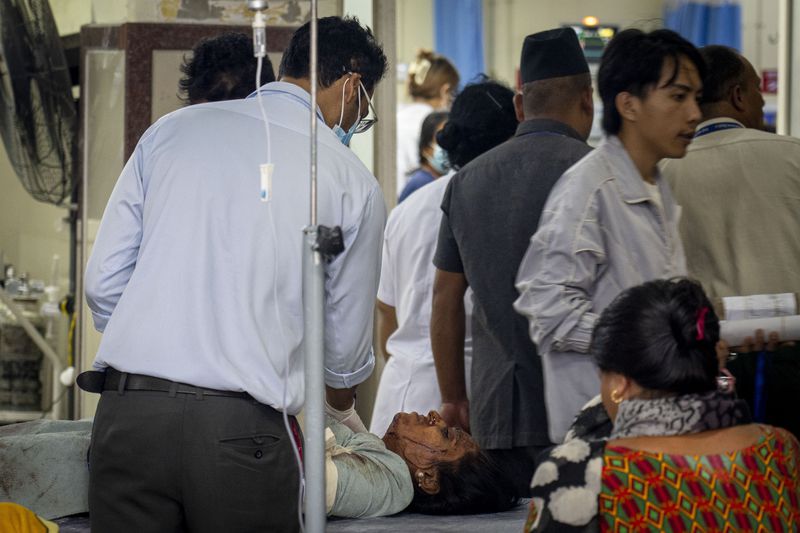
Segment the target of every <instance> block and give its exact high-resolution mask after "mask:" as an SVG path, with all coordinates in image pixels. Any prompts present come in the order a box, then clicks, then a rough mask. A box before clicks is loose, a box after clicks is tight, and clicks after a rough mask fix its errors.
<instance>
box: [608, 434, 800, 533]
mask: <svg viewBox="0 0 800 533" xmlns="http://www.w3.org/2000/svg"><path fill="white" fill-rule="evenodd" d="M762 429H763V431H764V433H765V434H764V436H763V437H762V438H761V439H760V440H759V442H758V443H757V444H755V445H753V446H750V447H748V448H744V449H742V450H738V451H736V452H731V453H726V454H719V455H703V456H685V455H672V454H666V453H651V452H644V451H639V450H631V449H628V448H623V447H615V446H607V447H606V449H605V452H604V454H603V472H602V488H601V493H600V498H599V502H598V503H599V506H598V507H599V508H598V513H599V518H600V520H599V522H600V524H599V525H600V530H601V531H602V532H626V533H638V532H648V533H649V532H660V531H663V532H668V533H679V532H684V531H685V532H692V533H695V532H697V533H700V532H728V531H730V532H733V531H753V532H761V531H764V532H767V531H769V532H776V533H777V532H796V531H800V501H798V500H799V499H800V496H799V495H800V464H798V459H797V458H798V457H800V449H799V448H800V446H798V443H797V441H796V440H795V439H794V438H793V437H792V436H791V435H790V434H789V433H788V432H786V431H784V430H782V429H777V428H771V427H763V426H762Z"/></svg>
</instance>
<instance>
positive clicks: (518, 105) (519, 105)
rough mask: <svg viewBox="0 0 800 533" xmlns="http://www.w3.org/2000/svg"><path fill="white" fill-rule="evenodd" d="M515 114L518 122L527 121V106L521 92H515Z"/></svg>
mask: <svg viewBox="0 0 800 533" xmlns="http://www.w3.org/2000/svg"><path fill="white" fill-rule="evenodd" d="M514 114H515V115H517V122H525V107H524V105H523V102H522V93H520V92H516V93H514Z"/></svg>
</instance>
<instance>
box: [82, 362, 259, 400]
mask: <svg viewBox="0 0 800 533" xmlns="http://www.w3.org/2000/svg"><path fill="white" fill-rule="evenodd" d="M77 381H78V386H79V387H80V388H82V389H83V390H86V391H89V392H102V391H106V390H115V391H118V392H119V393H120V394H122V393H123V392H124V391H126V390H128V391H150V392H167V393H169V394H170V395H176V394H193V395H195V396H197V397H199V398H202V397H203V396H225V397H228V398H242V399H245V400H252V399H253V397H252V396H250V395H249V394H247V393H246V392H235V391H226V390H217V389H206V388H204V387H195V386H194V385H187V384H186V383H178V382H177V381H170V380H168V379H161V378H156V377H153V376H144V375H141V374H129V373H127V372H119V371H118V370H115V369H113V368H108V369H107V370H106V371H105V372H97V371H89V372H83V373H82V374H81V375H80V376H78V380H77Z"/></svg>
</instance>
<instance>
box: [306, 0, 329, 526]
mask: <svg viewBox="0 0 800 533" xmlns="http://www.w3.org/2000/svg"><path fill="white" fill-rule="evenodd" d="M310 48H311V60H310V62H309V63H310V68H309V70H310V77H311V80H310V81H311V113H310V115H311V191H310V192H311V222H310V224H309V226H307V227H306V228H304V229H303V316H304V321H305V323H304V337H305V415H306V427H305V454H304V455H305V457H304V467H305V478H306V490H305V525H306V527H305V530H306V532H307V533H324V532H325V433H324V432H325V379H324V374H323V364H324V353H325V351H324V339H325V314H324V306H325V287H324V279H325V271H324V268H323V265H324V263H323V258H322V254H321V253H320V251H319V248H318V245H317V237H318V235H319V225H318V223H317V112H316V111H317V86H318V82H317V0H311V46H310Z"/></svg>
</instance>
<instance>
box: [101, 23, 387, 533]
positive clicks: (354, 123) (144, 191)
mask: <svg viewBox="0 0 800 533" xmlns="http://www.w3.org/2000/svg"><path fill="white" fill-rule="evenodd" d="M319 43H320V46H319V63H320V67H319V68H320V72H319V85H320V86H319V92H318V95H319V99H318V103H319V107H318V109H315V110H313V111H312V110H311V106H310V95H309V92H308V91H309V66H308V61H309V25H308V24H306V25H304V26H303V27H301V28H300V29H299V30H298V31H297V32H296V33H295V34H294V36H293V37H292V40H291V42H290V44H289V46H288V48H287V50H286V52H285V54H284V56H283V60H282V63H281V67H280V79H281V81H279V82H274V83H269V84H266V85H264V86H262V87H261V88H260V89H259V90H258V91H257V92H256V93H254V94H253V95H251V97H250V98H247V99H244V100H235V101H228V102H215V103H209V104H199V105H195V106H190V107H187V108H184V109H181V110H179V111H176V112H174V113H171V114H169V115H167V116H165V117H163V118H162V119H161V120H159V121H158V122H157V123H156V124H154V125H153V126H151V127H150V129H149V130H148V131H147V132H145V134H144V135H143V136H142V138H141V139H140V141H139V143H138V145H137V147H136V149H135V151H134V154H133V156H132V157H131V159H130V160H129V161H128V163H127V165H126V166H125V168H124V170H123V172H122V174H121V176H120V178H119V181H118V182H117V185H116V187H115V189H114V191H113V193H112V195H111V198H110V200H109V203H108V206H107V207H106V211H105V213H104V215H103V220H102V222H101V225H100V229H99V232H98V235H97V239H96V242H95V245H94V249H93V251H92V256H91V258H90V260H89V263H88V265H87V272H86V295H87V301H88V304H89V307H90V308H91V310H92V314H93V317H94V321H95V326H96V327H97V329H98V330H100V331H102V332H104V334H103V339H102V342H101V344H100V348H99V350H98V353H97V357H96V359H95V364H94V367H95V369H96V370H98V371H103V372H104V373H102V374H100V373H98V374H90V375H89V377H87V378H86V379H87V380H89V379H95V380H96V382H95V383H94V385H96V388H97V389H100V390H103V391H104V392H103V394H102V397H101V399H100V403H99V406H98V410H97V415H96V417H95V421H94V429H93V435H92V449H91V457H90V472H91V479H90V494H89V504H90V511H91V516H92V529H93V530H95V531H101V532H102V531H115V532H124V531H131V532H137V533H142V532H170V531H184V530H187V529H188V530H191V531H214V532H218V531H256V530H263V531H296V530H298V529H299V524H298V522H297V512H296V509H297V494H298V491H297V488H298V484H299V476H298V467H297V465H296V463H295V460H294V456H293V451H292V444H291V441H292V439H293V438H294V439H299V431H298V430H297V427H296V424H295V425H294V427H293V431H292V433H294V435H289V434H287V431H286V430H285V429H284V425H283V422H282V419H281V411H285V412H286V413H287V414H289V415H296V414H297V413H298V412H299V411H300V409H301V408H302V405H303V395H304V381H303V359H304V342H303V339H304V335H305V333H304V331H303V327H304V322H303V305H302V292H303V287H302V274H301V273H302V265H301V262H302V261H301V258H302V254H301V252H302V240H303V235H302V232H301V231H302V228H303V227H304V226H306V225H307V224H308V223H309V202H308V198H309V180H308V177H307V176H308V171H309V138H310V137H309V130H310V125H309V123H310V120H311V116H312V115H311V113H312V112H313V113H314V114H315V115H316V117H317V120H318V122H319V130H318V149H319V152H318V154H319V155H318V157H319V167H318V168H319V176H318V210H319V211H318V213H319V215H318V217H319V222H320V224H322V225H327V226H340V227H341V229H342V232H343V240H344V248H345V249H344V252H342V253H341V254H340V255H338V256H336V257H335V258H334V259H333V260H332V261H331V262H330V263H328V264H326V266H325V270H326V272H325V292H326V296H327V299H326V303H325V305H326V307H325V325H326V328H325V361H324V364H325V382H326V385H327V386H328V389H329V400H330V401H332V402H333V403H334V407H337V408H338V409H340V410H347V409H348V408H350V407H351V405H352V402H353V394H354V390H355V386H356V385H357V384H358V383H360V382H362V381H364V380H365V379H367V378H368V377H369V375H370V374H371V372H372V368H373V366H374V356H373V354H372V349H371V344H372V336H371V332H372V316H373V302H374V298H375V293H376V289H377V283H378V271H379V264H380V242H381V235H382V232H383V224H384V221H385V208H384V204H383V200H382V194H381V191H380V189H379V187H378V185H377V182H376V180H375V179H374V177H373V176H372V175H371V174H370V173H369V171H368V170H367V169H366V168H365V167H364V165H363V164H362V163H361V162H360V161H359V160H358V158H357V157H356V156H355V155H354V154H353V153H352V152H351V151H350V150H349V149H348V148H347V147H346V146H344V145H345V144H347V143H348V142H349V139H350V137H351V136H352V135H353V133H356V132H359V131H363V130H364V129H366V127H368V126H367V125H368V124H369V122H368V121H366V120H365V117H366V116H367V113H368V109H370V108H371V106H370V103H369V98H370V95H371V94H372V93H373V91H374V89H375V86H376V84H377V83H378V82H379V81H380V79H381V78H382V77H383V74H384V72H385V70H386V57H385V56H384V54H383V51H382V49H381V47H380V45H379V44H378V43H377V42H376V41H375V39H374V37H373V35H372V33H371V32H370V31H369V30H368V29H365V28H363V27H362V26H361V25H360V24H359V23H358V21H357V20H355V19H341V18H338V17H328V18H323V19H320V20H319ZM334 44H335V46H334ZM258 98H263V104H264V108H265V110H266V115H267V117H268V119H269V123H268V125H267V127H268V128H269V137H267V135H266V132H265V124H264V121H263V119H262V115H261V113H260V111H259V105H258ZM270 154H271V160H269V159H268V157H269V156H270ZM263 163H272V164H273V165H274V174H273V175H272V179H271V183H268V184H266V187H265V186H264V185H262V181H261V175H260V166H261V164H263Z"/></svg>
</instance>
